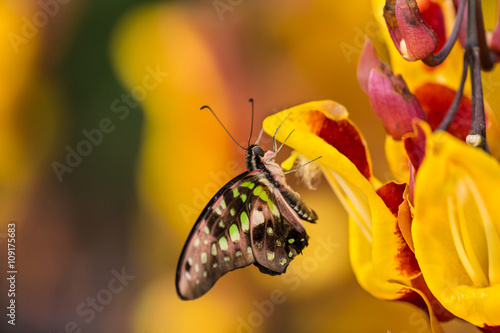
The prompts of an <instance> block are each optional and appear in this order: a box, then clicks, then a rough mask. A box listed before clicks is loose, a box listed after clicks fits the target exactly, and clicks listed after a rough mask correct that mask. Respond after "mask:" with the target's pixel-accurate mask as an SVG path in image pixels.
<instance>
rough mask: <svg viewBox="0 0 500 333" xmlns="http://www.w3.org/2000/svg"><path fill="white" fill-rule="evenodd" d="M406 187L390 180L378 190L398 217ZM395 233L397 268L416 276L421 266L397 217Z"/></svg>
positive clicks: (408, 274) (407, 274) (405, 273)
mask: <svg viewBox="0 0 500 333" xmlns="http://www.w3.org/2000/svg"><path fill="white" fill-rule="evenodd" d="M405 188H406V184H396V183H394V182H390V183H387V184H385V185H383V186H382V187H380V188H379V189H378V190H377V194H378V195H379V196H380V197H381V198H382V200H383V201H384V203H385V205H386V206H387V208H389V210H390V211H391V213H392V214H393V215H394V217H396V218H397V217H398V212H399V206H400V205H401V204H402V203H403V202H404V197H403V194H404V191H405ZM394 234H395V235H397V236H398V244H397V246H398V254H397V263H398V264H399V266H398V267H397V269H398V270H399V271H400V272H402V273H403V275H405V276H414V275H416V274H419V272H420V267H419V266H418V262H417V259H416V258H415V254H414V253H413V251H412V250H411V249H410V247H409V246H408V243H407V242H406V240H405V238H404V237H403V234H402V233H401V229H400V228H399V223H398V221H397V219H395V220H394Z"/></svg>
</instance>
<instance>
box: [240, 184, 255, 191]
mask: <svg viewBox="0 0 500 333" xmlns="http://www.w3.org/2000/svg"><path fill="white" fill-rule="evenodd" d="M254 185H255V184H254V183H252V182H244V183H243V184H241V187H248V188H249V189H253V187H254Z"/></svg>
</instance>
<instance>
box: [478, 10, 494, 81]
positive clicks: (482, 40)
mask: <svg viewBox="0 0 500 333" xmlns="http://www.w3.org/2000/svg"><path fill="white" fill-rule="evenodd" d="M476 28H477V43H478V46H479V56H480V59H481V68H482V69H483V70H485V71H489V70H492V69H493V67H494V66H495V61H496V57H497V55H496V53H495V52H494V51H492V50H490V49H489V48H488V44H487V42H486V31H485V29H484V19H483V8H482V6H481V1H480V0H477V1H476Z"/></svg>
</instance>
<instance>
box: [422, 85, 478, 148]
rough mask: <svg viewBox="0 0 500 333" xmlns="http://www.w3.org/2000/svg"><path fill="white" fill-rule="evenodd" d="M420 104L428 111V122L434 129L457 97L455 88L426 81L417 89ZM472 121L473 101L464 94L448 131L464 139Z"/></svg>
mask: <svg viewBox="0 0 500 333" xmlns="http://www.w3.org/2000/svg"><path fill="white" fill-rule="evenodd" d="M415 96H417V98H418V100H419V102H420V105H421V106H422V108H423V109H424V111H425V112H426V113H427V122H428V123H429V125H430V126H431V128H432V130H435V129H436V128H438V126H439V124H440V123H441V121H442V120H443V119H444V117H445V116H446V113H447V112H448V109H449V107H450V105H451V103H452V102H453V99H454V98H455V90H453V89H450V88H448V87H445V86H443V85H440V84H437V83H426V84H423V85H422V86H420V87H418V88H417V89H416V90H415ZM471 121H472V101H471V100H470V99H469V98H468V97H465V96H462V100H461V101H460V105H459V107H458V111H457V114H456V115H455V118H454V119H453V121H452V123H451V124H450V127H449V128H448V132H449V133H451V134H453V135H454V136H456V137H457V138H459V139H461V140H464V141H465V138H466V137H467V135H468V134H469V131H470V127H471Z"/></svg>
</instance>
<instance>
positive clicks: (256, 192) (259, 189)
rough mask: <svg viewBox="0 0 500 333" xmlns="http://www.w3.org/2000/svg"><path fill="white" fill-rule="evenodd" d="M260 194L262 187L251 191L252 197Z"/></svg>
mask: <svg viewBox="0 0 500 333" xmlns="http://www.w3.org/2000/svg"><path fill="white" fill-rule="evenodd" d="M260 192H262V187H260V186H257V187H256V188H255V190H253V195H255V196H258V195H259V194H260Z"/></svg>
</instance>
